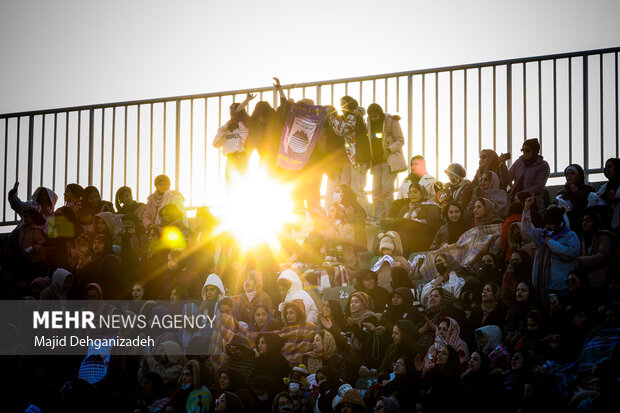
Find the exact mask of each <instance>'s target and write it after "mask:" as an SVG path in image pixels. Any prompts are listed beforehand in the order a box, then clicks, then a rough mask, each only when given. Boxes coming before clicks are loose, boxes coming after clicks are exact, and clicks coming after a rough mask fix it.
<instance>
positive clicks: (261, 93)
mask: <svg viewBox="0 0 620 413" xmlns="http://www.w3.org/2000/svg"><path fill="white" fill-rule="evenodd" d="M205 100H207V99H206V98H205ZM260 100H263V92H260Z"/></svg>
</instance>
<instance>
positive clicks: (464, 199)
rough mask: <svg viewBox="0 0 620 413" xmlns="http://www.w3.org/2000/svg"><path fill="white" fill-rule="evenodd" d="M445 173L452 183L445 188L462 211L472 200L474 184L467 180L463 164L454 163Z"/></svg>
mask: <svg viewBox="0 0 620 413" xmlns="http://www.w3.org/2000/svg"><path fill="white" fill-rule="evenodd" d="M444 172H445V173H446V175H448V178H450V182H449V183H448V184H446V185H445V186H444V188H445V189H447V191H448V193H449V194H450V197H451V198H452V200H453V202H456V203H457V204H458V205H459V207H460V208H461V209H462V208H465V207H466V206H467V204H469V201H470V200H471V193H472V188H473V185H472V183H471V182H469V179H467V171H466V170H465V168H463V166H462V165H461V164H458V163H452V164H450V165H448V167H447V168H446V170H445V171H444Z"/></svg>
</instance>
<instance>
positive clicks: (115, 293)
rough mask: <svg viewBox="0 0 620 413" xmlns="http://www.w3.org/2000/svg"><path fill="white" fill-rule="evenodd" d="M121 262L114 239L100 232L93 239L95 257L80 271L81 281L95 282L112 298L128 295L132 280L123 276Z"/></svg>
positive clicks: (116, 298) (117, 298)
mask: <svg viewBox="0 0 620 413" xmlns="http://www.w3.org/2000/svg"><path fill="white" fill-rule="evenodd" d="M122 271H123V270H122V267H121V262H120V260H119V259H118V257H117V256H116V255H115V254H114V252H113V250H112V240H111V239H110V237H107V236H105V235H103V234H99V235H97V236H96V237H95V240H94V241H93V258H92V260H91V261H90V262H89V263H88V264H87V265H86V267H84V269H83V270H82V271H81V272H80V277H79V278H80V281H83V282H86V283H90V282H95V283H97V284H99V285H100V286H101V288H103V289H104V290H105V291H106V294H107V295H108V297H109V299H110V300H120V299H122V298H123V297H125V296H126V294H127V291H129V286H130V285H131V284H130V282H131V280H127V279H124V278H123V277H120V278H117V277H116V275H117V274H121V273H122Z"/></svg>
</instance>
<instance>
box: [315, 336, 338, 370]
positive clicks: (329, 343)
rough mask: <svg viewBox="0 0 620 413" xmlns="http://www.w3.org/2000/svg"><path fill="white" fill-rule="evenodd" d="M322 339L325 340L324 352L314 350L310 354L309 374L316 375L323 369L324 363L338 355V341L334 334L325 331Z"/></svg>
mask: <svg viewBox="0 0 620 413" xmlns="http://www.w3.org/2000/svg"><path fill="white" fill-rule="evenodd" d="M317 334H319V333H317ZM319 335H321V334H319ZM321 338H322V339H323V351H321V352H316V351H314V350H312V351H311V352H309V353H308V373H310V374H314V373H316V372H317V371H318V370H319V369H320V368H321V367H323V362H324V361H326V360H329V358H330V357H331V356H333V355H334V354H336V351H337V347H336V340H335V339H334V336H333V335H332V333H330V332H329V331H327V330H323V333H322V337H321Z"/></svg>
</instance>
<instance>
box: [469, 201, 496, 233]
mask: <svg viewBox="0 0 620 413" xmlns="http://www.w3.org/2000/svg"><path fill="white" fill-rule="evenodd" d="M478 201H480V202H482V204H483V205H484V215H483V216H481V217H480V218H474V225H475V226H477V227H479V226H482V225H491V224H501V223H502V222H503V220H502V219H501V218H500V217H498V216H497V215H495V210H494V209H493V203H492V202H491V201H489V200H488V199H486V198H478Z"/></svg>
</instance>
